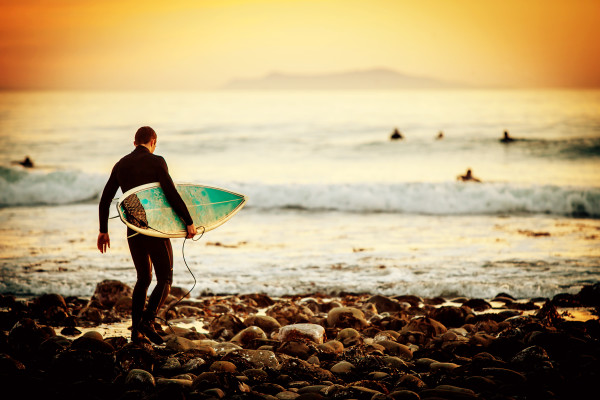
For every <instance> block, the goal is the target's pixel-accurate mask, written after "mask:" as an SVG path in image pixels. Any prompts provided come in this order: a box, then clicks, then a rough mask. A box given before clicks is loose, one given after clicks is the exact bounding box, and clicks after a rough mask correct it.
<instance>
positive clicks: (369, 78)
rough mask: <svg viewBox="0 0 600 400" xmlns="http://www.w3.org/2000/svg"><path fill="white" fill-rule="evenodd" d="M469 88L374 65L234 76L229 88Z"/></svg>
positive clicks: (225, 86) (225, 87)
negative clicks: (346, 69)
mask: <svg viewBox="0 0 600 400" xmlns="http://www.w3.org/2000/svg"><path fill="white" fill-rule="evenodd" d="M459 87H468V85H466V84H460V83H456V82H447V81H442V80H438V79H433V78H428V77H422V76H414V75H406V74H401V73H399V72H396V71H393V70H390V69H385V68H374V69H368V70H362V71H349V72H339V73H331V74H320V75H293V74H283V73H271V74H269V75H267V76H264V77H262V78H256V79H234V80H232V81H230V82H228V83H227V84H225V85H224V86H223V87H222V89H226V90H382V89H442V88H459Z"/></svg>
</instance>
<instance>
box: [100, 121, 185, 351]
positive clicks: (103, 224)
mask: <svg viewBox="0 0 600 400" xmlns="http://www.w3.org/2000/svg"><path fill="white" fill-rule="evenodd" d="M156 141H157V135H156V132H155V131H154V129H152V128H150V127H149V126H143V127H141V128H139V129H138V130H137V132H136V133H135V141H134V142H133V144H134V145H135V149H134V150H133V151H132V152H131V153H130V154H128V155H126V156H124V157H123V158H121V159H120V160H119V162H117V163H116V164H115V166H114V167H113V169H112V172H111V174H110V178H109V179H108V182H106V186H105V187H104V191H103V192H102V197H101V199H100V205H99V219H100V233H99V234H98V242H97V245H98V250H100V252H101V253H104V252H105V251H107V250H108V248H109V247H110V237H109V235H108V215H109V208H110V204H111V202H112V199H113V197H114V196H115V194H116V193H117V189H118V188H119V187H121V190H122V191H123V193H125V192H126V191H128V190H130V189H132V188H134V187H137V186H140V185H144V184H147V183H151V182H160V185H161V187H162V189H163V191H164V193H165V196H166V197H167V200H168V201H169V203H170V204H171V206H172V207H173V209H174V210H175V212H176V213H177V215H178V216H179V217H180V218H181V219H182V220H183V221H184V223H185V224H186V226H187V237H188V238H193V237H194V236H195V235H196V234H197V230H196V227H195V226H194V222H193V221H192V217H191V216H190V213H189V211H188V209H187V207H186V205H185V203H184V202H183V200H182V199H181V196H180V195H179V193H178V192H177V190H176V188H175V184H174V183H173V180H172V179H171V176H170V175H169V170H168V168H167V163H166V162H165V160H164V159H163V158H162V157H161V156H157V155H154V154H153V153H154V150H155V149H156ZM134 234H135V232H134V231H133V230H132V229H130V228H128V229H127V242H128V244H129V250H130V252H131V258H132V259H133V264H134V266H135V270H136V272H137V281H136V283H135V287H134V289H133V296H132V298H133V300H132V307H131V323H132V330H131V341H132V342H135V343H138V342H143V341H145V340H146V339H145V338H146V337H147V338H148V339H150V340H151V341H152V342H154V343H156V344H162V343H163V339H162V337H161V336H160V335H159V334H158V333H157V332H156V330H155V328H154V320H155V318H156V314H157V313H158V310H160V308H161V307H162V305H163V304H164V302H165V300H166V299H167V296H168V295H169V292H170V290H171V283H172V281H173V249H172V247H171V241H170V239H168V238H158V237H152V236H146V235H141V234H139V235H134ZM153 266H154V271H155V273H156V287H155V288H154V290H153V291H152V294H151V295H150V299H149V300H148V305H147V306H146V307H145V308H144V306H145V304H146V295H147V293H148V287H149V286H150V283H151V281H152V267H153Z"/></svg>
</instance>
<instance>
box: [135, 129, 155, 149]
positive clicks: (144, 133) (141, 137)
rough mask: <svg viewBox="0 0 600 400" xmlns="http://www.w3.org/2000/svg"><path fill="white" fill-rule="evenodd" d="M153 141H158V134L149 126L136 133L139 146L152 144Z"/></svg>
mask: <svg viewBox="0 0 600 400" xmlns="http://www.w3.org/2000/svg"><path fill="white" fill-rule="evenodd" d="M152 139H156V132H154V129H152V128H150V127H149V126H142V127H141V128H140V129H138V130H137V132H136V133H135V144H137V145H138V146H139V145H141V144H146V143H150V141H151V140H152Z"/></svg>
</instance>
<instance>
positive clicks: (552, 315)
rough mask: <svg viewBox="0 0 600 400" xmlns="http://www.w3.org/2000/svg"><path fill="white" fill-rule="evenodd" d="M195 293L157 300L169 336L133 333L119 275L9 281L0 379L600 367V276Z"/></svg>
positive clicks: (24, 388) (202, 392)
mask: <svg viewBox="0 0 600 400" xmlns="http://www.w3.org/2000/svg"><path fill="white" fill-rule="evenodd" d="M183 294H185V291H183V290H182V289H178V288H172V292H171V296H170V298H169V299H168V300H167V303H166V306H165V307H163V308H162V309H161V310H160V312H159V315H158V316H159V317H160V318H162V320H161V319H157V320H156V323H155V326H156V327H157V330H158V331H159V332H161V335H162V336H163V339H164V340H165V343H164V344H162V345H152V344H132V343H130V340H129V335H130V330H129V327H130V324H131V319H130V307H131V297H130V295H131V288H130V287H129V286H127V285H126V284H123V283H122V282H119V281H103V282H100V283H99V284H98V285H97V287H96V291H95V293H94V295H93V296H92V297H91V298H90V299H84V298H77V297H67V298H64V297H62V296H60V295H59V294H47V295H42V296H37V297H28V296H27V297H24V296H21V297H19V298H16V297H14V296H11V295H6V294H4V295H3V294H0V329H1V331H0V382H1V383H3V384H5V385H6V387H7V388H12V389H16V390H17V392H19V393H23V394H25V395H26V396H32V397H33V396H42V395H44V396H45V397H48V396H50V397H51V398H52V397H54V396H56V397H61V398H90V399H103V398H114V399H121V398H123V399H146V398H147V399H150V398H152V399H161V398H173V396H175V398H178V399H180V398H183V399H213V398H214V399H220V398H252V399H280V400H286V399H299V400H303V399H321V398H323V399H328V398H332V399H342V398H356V399H373V400H380V399H413V400H418V399H425V398H434V397H435V398H446V399H477V398H479V399H488V398H489V399H516V398H523V397H527V398H550V399H552V398H556V399H559V398H576V397H578V396H580V395H583V394H585V393H586V390H590V389H591V388H593V387H594V385H595V383H596V379H597V378H598V373H597V372H596V371H598V368H597V366H598V362H600V345H599V342H600V322H599V320H598V315H599V313H600V283H596V284H594V285H590V286H584V288H583V289H582V290H581V291H580V292H579V293H577V294H559V295H556V296H554V297H553V298H552V299H530V300H515V299H513V298H511V296H510V295H509V294H506V293H499V294H498V295H497V296H496V297H495V298H494V299H489V300H485V299H475V298H471V299H470V298H464V297H463V298H453V299H442V298H439V297H437V298H428V299H423V298H420V297H417V296H412V295H401V296H393V297H386V296H381V295H371V294H365V293H363V294H351V293H346V294H342V295H340V296H328V295H323V294H319V293H313V294H303V295H296V296H284V297H279V298H271V297H269V296H267V295H264V294H259V293H253V294H244V295H229V296H205V297H200V298H197V299H190V298H185V299H183V300H181V301H180V302H177V301H178V299H179V298H180V297H181V296H182V295H183ZM164 321H169V323H168V324H166V323H165V322H164ZM7 390H8V389H7ZM17 392H15V393H17Z"/></svg>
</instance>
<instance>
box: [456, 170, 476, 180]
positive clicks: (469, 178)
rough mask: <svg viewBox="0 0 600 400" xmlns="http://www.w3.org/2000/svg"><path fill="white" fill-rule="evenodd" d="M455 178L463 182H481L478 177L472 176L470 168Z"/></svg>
mask: <svg viewBox="0 0 600 400" xmlns="http://www.w3.org/2000/svg"><path fill="white" fill-rule="evenodd" d="M456 179H457V180H459V181H463V182H481V180H480V179H478V178H475V177H474V176H473V172H471V168H469V169H467V173H466V174H464V175H459V176H457V177H456Z"/></svg>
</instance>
